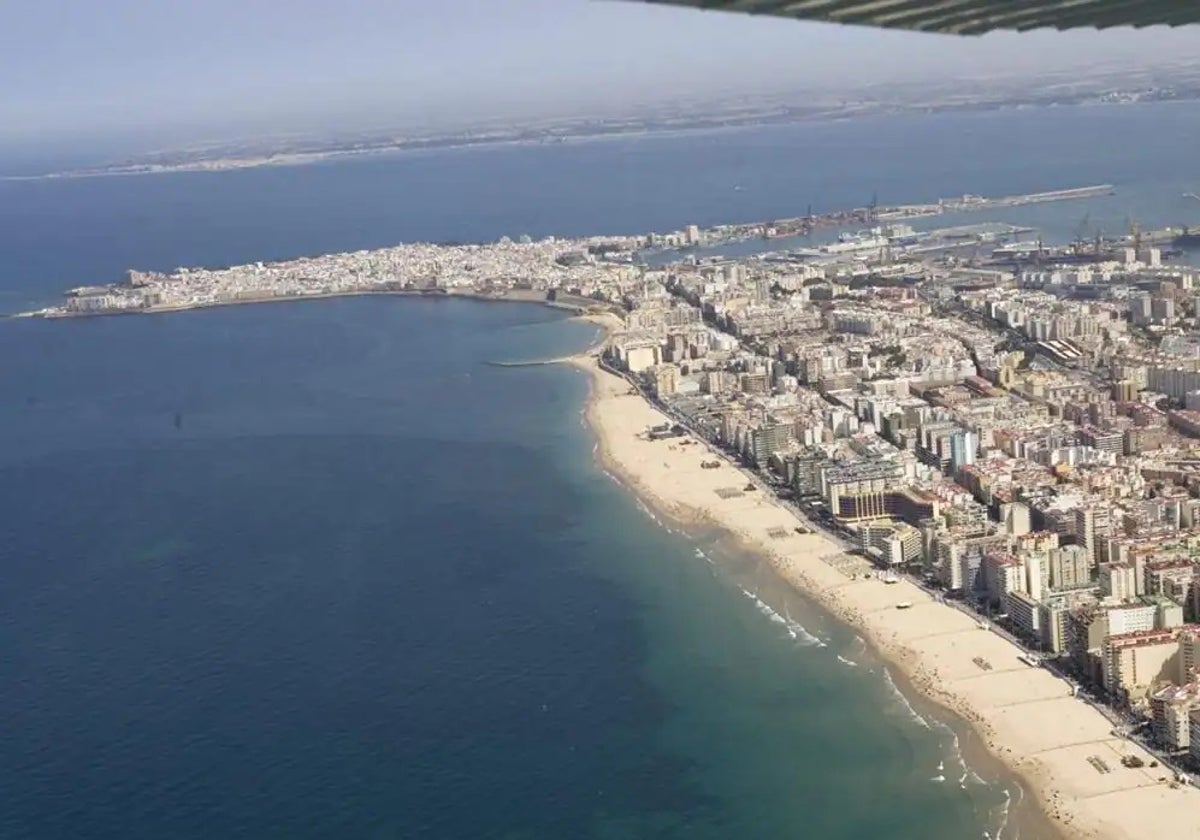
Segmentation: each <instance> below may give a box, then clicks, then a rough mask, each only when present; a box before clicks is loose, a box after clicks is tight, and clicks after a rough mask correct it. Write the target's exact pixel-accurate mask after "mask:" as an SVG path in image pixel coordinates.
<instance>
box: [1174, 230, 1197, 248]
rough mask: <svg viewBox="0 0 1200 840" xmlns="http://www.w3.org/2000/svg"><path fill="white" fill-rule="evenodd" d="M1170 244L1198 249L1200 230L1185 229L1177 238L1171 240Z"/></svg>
mask: <svg viewBox="0 0 1200 840" xmlns="http://www.w3.org/2000/svg"><path fill="white" fill-rule="evenodd" d="M1171 244H1172V245H1176V246H1179V247H1186V248H1195V247H1200V229H1197V228H1187V227H1185V228H1184V229H1183V230H1182V231H1181V232H1180V233H1179V235H1178V236H1176V237H1175V238H1174V239H1172V240H1171Z"/></svg>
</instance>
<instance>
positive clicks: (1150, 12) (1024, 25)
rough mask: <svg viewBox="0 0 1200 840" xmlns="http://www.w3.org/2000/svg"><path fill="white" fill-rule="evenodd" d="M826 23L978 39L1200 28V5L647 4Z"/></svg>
mask: <svg viewBox="0 0 1200 840" xmlns="http://www.w3.org/2000/svg"><path fill="white" fill-rule="evenodd" d="M643 2H650V3H658V4H660V5H672V6H691V7H694V8H699V9H714V10H720V11H728V12H742V13H745V14H756V15H775V16H778V17H791V18H797V19H800V20H812V21H823V22H826V23H850V24H861V25H864V26H878V27H884V28H888V29H912V30H917V31H921V32H944V33H951V34H956V35H979V34H982V33H984V32H991V31H994V30H1000V29H1008V30H1016V31H1024V30H1028V29H1047V28H1049V29H1107V28H1109V27H1114V26H1134V27H1142V26H1155V25H1160V24H1162V25H1166V26H1181V25H1183V24H1187V23H1200V0H791V2H788V0H643Z"/></svg>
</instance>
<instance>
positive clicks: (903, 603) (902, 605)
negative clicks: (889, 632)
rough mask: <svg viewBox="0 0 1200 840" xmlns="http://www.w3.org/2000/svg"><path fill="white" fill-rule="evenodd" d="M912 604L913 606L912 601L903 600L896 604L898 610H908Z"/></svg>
mask: <svg viewBox="0 0 1200 840" xmlns="http://www.w3.org/2000/svg"><path fill="white" fill-rule="evenodd" d="M911 606H912V601H901V602H900V603H899V604H897V605H896V609H898V610H907V609H909V608H910V607H911Z"/></svg>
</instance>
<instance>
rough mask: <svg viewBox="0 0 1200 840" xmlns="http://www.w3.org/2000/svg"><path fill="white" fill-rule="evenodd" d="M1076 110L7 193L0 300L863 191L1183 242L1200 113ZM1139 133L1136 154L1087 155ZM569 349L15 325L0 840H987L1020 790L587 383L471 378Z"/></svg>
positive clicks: (420, 308)
mask: <svg viewBox="0 0 1200 840" xmlns="http://www.w3.org/2000/svg"><path fill="white" fill-rule="evenodd" d="M1064 114H1066V112H1065V111H1058V112H1055V113H1052V114H1049V115H1046V114H1043V115H1042V116H1041V117H1039V116H1037V114H1036V113H1035V112H1022V113H1019V114H1008V115H1005V116H1004V120H1000V118H999V116H998V115H987V114H985V115H965V116H964V115H958V116H953V117H951V116H947V117H939V118H936V119H929V120H926V121H925V122H920V121H914V120H913V119H910V118H905V119H902V120H895V121H892V122H886V121H885V122H882V123H880V124H878V125H874V124H871V125H869V126H868V127H869V128H871V130H870V131H868V130H866V129H864V128H863V126H862V125H859V126H857V127H855V126H854V124H850V123H846V124H833V125H831V126H808V127H804V126H801V127H791V128H775V129H764V130H748V131H743V132H726V133H714V134H710V135H702V136H699V137H693V136H687V135H681V136H676V137H673V138H672V137H659V138H643V139H625V140H620V141H607V142H604V143H590V144H565V145H563V146H551V147H540V148H519V147H506V148H498V149H481V150H472V151H452V152H443V153H438V154H426V155H413V156H405V157H398V158H394V159H380V160H373V161H367V162H359V163H353V164H341V165H331V166H316V167H304V168H297V169H275V170H259V171H249V172H231V173H224V174H217V175H180V176H164V177H144V178H113V179H95V180H87V181H59V182H9V183H0V309H3V310H15V309H21V308H26V307H28V306H30V305H35V304H39V303H44V302H46V301H48V300H50V299H52V298H53V297H54V295H55V294H56V293H57V292H58V291H59V290H60V289H61V288H64V287H67V286H72V285H78V284H81V283H87V282H96V281H108V280H112V279H115V278H116V277H117V276H118V275H119V272H120V271H121V270H123V269H124V268H126V267H130V266H139V267H148V268H170V267H173V266H175V265H180V264H200V263H203V264H217V265H219V264H228V263H232V262H241V261H247V260H253V259H259V258H271V257H279V256H287V255H295V254H300V253H314V252H320V251H329V250H350V249H354V248H357V247H364V246H370V245H382V244H388V243H391V242H395V241H401V240H409V241H411V240H416V239H434V240H447V239H468V240H483V239H491V238H495V237H497V236H499V235H501V234H514V235H515V234H518V233H522V232H529V233H533V234H541V233H568V234H570V233H585V232H590V231H592V230H595V231H626V230H630V229H632V230H638V229H649V228H657V229H660V230H662V229H667V228H670V227H678V226H680V225H682V224H684V223H686V222H687V221H697V222H701V223H707V222H712V221H720V220H728V219H741V218H767V217H770V216H775V215H787V214H788V213H789V212H790V213H791V214H796V213H800V212H803V206H804V205H805V204H807V203H808V202H809V201H811V202H812V203H813V204H814V205H816V206H818V207H821V206H836V205H839V204H852V203H861V202H862V200H863V196H864V195H869V193H870V191H871V189H872V188H873V184H874V186H875V187H877V188H878V189H879V190H880V194H881V198H883V199H884V200H889V201H891V200H894V201H910V200H920V199H924V198H928V197H932V196H936V195H948V194H953V193H955V192H958V193H961V192H968V191H969V192H981V193H987V194H999V193H1010V192H1018V191H1022V190H1027V189H1029V190H1032V189H1047V188H1053V187H1065V186H1074V185H1077V184H1081V183H1095V182H1101V181H1110V182H1113V183H1117V184H1118V187H1119V189H1120V190H1121V192H1120V193H1119V195H1118V196H1117V197H1113V198H1106V199H1101V200H1099V202H1098V203H1097V204H1095V205H1089V203H1080V204H1071V205H1058V206H1057V207H1054V208H1053V209H1051V208H1050V207H1045V208H1038V209H1037V210H1036V214H1040V215H1041V216H1044V217H1045V219H1046V220H1047V221H1048V223H1050V224H1056V225H1058V226H1059V227H1060V228H1070V227H1073V226H1074V222H1073V221H1071V220H1072V219H1074V218H1075V217H1076V216H1081V215H1082V214H1083V213H1084V212H1085V211H1086V210H1087V209H1088V207H1089V206H1094V207H1095V208H1097V209H1096V213H1097V214H1098V215H1100V214H1103V213H1107V214H1108V215H1109V216H1112V217H1118V216H1120V215H1121V214H1122V213H1132V212H1136V213H1139V214H1142V213H1143V210H1145V213H1146V217H1145V218H1144V221H1145V222H1146V223H1147V224H1152V223H1166V222H1181V221H1187V219H1181V218H1179V215H1180V214H1182V213H1183V212H1184V211H1185V210H1186V209H1187V207H1186V202H1184V203H1182V204H1181V203H1180V202H1181V201H1182V199H1180V198H1179V196H1181V194H1182V192H1185V191H1191V190H1192V189H1194V188H1195V186H1196V185H1195V184H1194V183H1191V182H1190V181H1189V178H1194V177H1195V176H1194V169H1189V166H1190V165H1191V164H1190V161H1191V156H1192V151H1191V147H1190V145H1189V144H1188V143H1186V142H1184V141H1183V138H1190V137H1194V136H1195V131H1194V130H1191V128H1190V127H1191V126H1192V124H1193V123H1200V109H1198V108H1195V107H1192V108H1191V109H1190V110H1189V109H1188V108H1185V107H1184V106H1176V107H1175V109H1174V110H1172V109H1168V108H1159V109H1154V108H1151V109H1149V110H1147V111H1139V110H1138V109H1136V108H1135V109H1108V110H1104V109H1095V110H1091V111H1085V112H1080V113H1077V114H1076V117H1077V119H1078V120H1079V121H1082V122H1081V123H1080V125H1079V126H1077V127H1078V128H1080V129H1081V130H1078V131H1075V132H1074V133H1073V134H1072V135H1071V140H1070V142H1071V144H1072V148H1074V149H1075V152H1074V153H1073V154H1072V155H1071V156H1069V157H1064V153H1063V147H1064V144H1065V143H1066V141H1065V140H1062V139H1061V135H1060V133H1058V131H1057V130H1055V131H1052V130H1043V131H1041V132H1040V134H1039V133H1038V131H1037V129H1039V128H1042V129H1045V121H1046V120H1049V121H1050V125H1051V127H1052V128H1053V127H1055V126H1057V127H1058V129H1060V130H1061V131H1066V130H1067V127H1068V126H1069V124H1070V120H1069V115H1067V116H1064ZM1022 120H1024V121H1026V122H1024V123H1022V122H1021V121H1022ZM1039 120H1041V121H1042V122H1039ZM1156 120H1157V122H1155V121H1156ZM1147 126H1149V127H1150V128H1147ZM1155 126H1157V129H1155V128H1154V127H1155ZM1002 130H1003V132H1006V133H1007V135H1009V139H1008V140H1005V139H1004V136H1002V133H1001V132H1002ZM1139 133H1140V134H1145V135H1147V136H1148V137H1149V138H1150V140H1149V141H1148V142H1152V143H1153V144H1155V147H1156V149H1157V152H1156V155H1155V156H1154V157H1152V158H1150V157H1146V156H1134V155H1131V154H1130V153H1129V144H1121V143H1116V142H1114V141H1113V139H1112V138H1114V137H1126V136H1127V137H1129V138H1132V137H1134V136H1135V135H1139ZM1012 137H1018V138H1021V139H1020V142H1019V145H1020V146H1021V148H1022V149H1024V148H1025V147H1026V146H1027V147H1029V149H1026V150H1025V151H1027V152H1028V154H1029V155H1033V158H1032V160H1033V163H1028V161H1027V163H1026V164H1025V165H1023V166H1022V165H1019V164H1018V163H1014V162H1013V160H1010V159H1009V158H1007V157H1005V156H1004V155H1002V154H1001V153H1000V152H1001V151H1002V149H1003V147H1004V146H1005V144H1011V143H1013V142H1016V141H1013V140H1012V139H1011V138H1012ZM1039 138H1040V139H1039ZM1171 138H1175V140H1174V141H1173V140H1171ZM939 144H940V145H939ZM881 150H883V151H886V153H887V154H886V156H885V155H883V154H882V152H881ZM1030 150H1032V151H1030ZM818 164H820V165H818ZM1196 180H1200V179H1196ZM735 185H741V186H743V187H744V189H743V190H740V191H736V192H735V191H733V186H735ZM1122 202H1124V203H1122ZM1127 206H1130V207H1133V209H1123V208H1125V207H1127ZM1139 208H1141V209H1139ZM1146 208H1149V209H1146ZM1155 208H1157V209H1155ZM1029 212H1030V213H1034V212H1035V211H1032V210H1031V211H1029ZM1198 212H1200V205H1198ZM1154 213H1157V214H1158V215H1157V216H1155V215H1153V214H1154ZM1008 218H1011V214H1010V216H1009V217H1008ZM1016 220H1018V221H1019V220H1020V219H1016ZM593 336H594V328H593V327H590V326H587V325H583V324H580V323H578V322H573V321H569V320H565V319H563V318H562V316H561V315H560V314H559V313H556V312H552V311H550V310H546V309H541V308H537V307H531V306H519V305H513V306H504V305H484V304H479V303H473V302H467V301H454V302H451V301H429V300H423V301H422V300H401V299H395V298H360V299H345V300H330V301H320V302H311V303H296V304H280V305H270V306H247V307H234V308H227V309H219V310H211V311H205V312H192V313H181V314H175V315H171V316H163V317H153V318H138V317H125V318H108V319H95V320H86V321H72V322H66V323H65V322H37V321H24V320H23V321H6V322H0V359H2V360H3V363H2V364H0V500H2V501H3V511H4V515H3V517H0V570H2V575H3V576H2V578H0V580H2V581H3V585H2V586H0V720H2V721H3V726H2V727H0V791H2V797H0V837H3V838H26V837H30V838H81V837H86V838H91V837H96V838H156V839H157V838H208V837H244V838H261V837H279V838H326V837H329V838H346V837H362V838H393V837H395V838H408V837H432V838H443V837H451V838H457V837H497V838H501V837H503V838H534V837H536V838H541V837H550V838H557V837H565V836H581V837H598V838H625V837H629V838H634V837H648V836H651V837H679V838H692V837H700V838H706V837H711V838H725V837H733V836H740V837H772V838H774V837H813V838H860V837H889V838H913V839H914V840H917V838H920V839H921V840H925V838H946V840H957V838H965V837H981V836H983V832H984V831H985V830H986V831H988V832H990V833H991V835H992V836H993V837H995V836H996V835H997V833H998V832H997V829H998V828H999V827H1000V826H1001V825H1002V824H1003V822H1004V819H1005V817H1004V815H1005V813H1006V811H1007V809H1006V806H1005V803H1006V801H1007V798H1008V796H1009V795H1010V791H1009V789H1008V788H1009V784H1008V782H1006V781H1005V780H1001V779H996V778H993V776H992V775H991V774H989V773H988V772H986V771H985V770H982V769H981V770H979V774H980V775H981V776H983V777H984V778H980V777H979V776H976V775H974V774H973V773H971V772H969V771H968V770H967V769H966V768H965V767H964V766H963V765H962V762H961V758H960V753H959V752H958V748H957V739H956V738H955V736H954V734H953V732H951V731H950V730H948V729H946V728H945V727H944V726H942V725H941V724H939V723H938V722H937V721H935V720H933V719H930V718H928V717H925V718H923V717H921V716H920V715H919V714H917V713H916V712H915V711H913V710H912V708H911V707H910V706H909V705H908V704H907V703H906V702H905V701H904V700H903V698H902V697H900V696H899V695H897V694H896V692H895V690H894V686H892V684H891V682H890V680H889V679H888V678H886V675H885V673H884V671H883V670H882V668H881V666H880V664H879V663H878V662H876V661H874V660H873V658H872V657H871V656H870V655H869V654H867V653H866V652H865V651H864V650H863V646H862V644H861V642H860V641H859V640H857V639H856V637H855V636H854V635H853V634H852V633H851V632H849V631H848V630H846V629H845V628H841V627H838V626H836V625H834V624H832V623H831V622H829V621H828V620H827V619H826V618H825V617H823V616H822V615H821V614H819V613H817V612H815V611H814V610H812V609H811V608H810V607H808V606H807V605H806V604H804V603H803V602H802V601H801V600H800V599H798V598H796V597H795V596H793V595H791V594H789V593H787V592H785V591H782V590H781V589H780V587H779V586H778V584H777V583H776V582H775V581H774V580H773V578H771V576H770V575H769V574H767V573H766V572H765V571H764V570H763V569H762V568H761V567H760V566H759V564H758V563H756V562H755V561H754V560H753V559H752V558H746V557H741V556H738V555H737V554H734V553H731V552H729V551H727V550H724V549H723V548H722V547H721V546H719V545H713V541H712V537H711V536H710V535H704V534H696V535H682V534H677V533H672V532H670V531H668V530H666V529H664V528H663V527H661V526H660V525H658V524H656V522H655V521H653V520H652V519H651V518H650V517H649V516H647V515H646V512H645V511H643V510H639V507H638V505H637V504H636V502H635V501H634V500H633V499H631V498H630V497H629V496H628V495H627V494H626V493H625V492H624V491H623V490H622V489H621V488H620V487H618V486H617V485H616V484H614V483H613V482H612V481H610V480H609V479H608V478H606V477H605V476H604V475H603V473H601V472H600V471H599V470H597V469H596V467H595V466H594V464H593V461H592V442H591V439H590V436H589V435H588V433H587V431H586V429H584V428H582V426H581V422H580V410H581V408H582V405H583V401H584V398H585V394H586V382H585V380H584V379H583V378H582V377H581V376H580V375H579V374H578V373H576V372H574V371H571V370H568V369H563V368H554V367H537V368H497V367H491V366H487V365H486V364H484V362H486V361H488V360H496V359H526V358H533V357H538V356H549V355H560V354H562V353H563V352H565V351H567V350H570V349H572V348H579V347H583V346H585V345H587V344H588V343H590V341H591V340H592V338H593ZM176 415H178V416H179V422H178V423H176V420H175V418H176ZM739 590H744V591H745V592H748V593H750V594H751V595H754V594H757V595H761V597H762V600H763V601H764V602H766V603H762V604H759V603H758V602H756V601H755V600H753V599H752V598H751V597H746V596H744V595H743V592H742V591H739ZM768 603H769V604H770V605H771V606H770V607H769V608H768V607H767V606H766V604H768ZM789 628H790V629H791V632H788V630H789ZM1012 835H1013V832H1012V826H1011V824H1010V825H1009V826H1008V827H1007V828H1006V829H1005V830H1004V832H1003V834H1002V836H1004V837H1011V836H1012Z"/></svg>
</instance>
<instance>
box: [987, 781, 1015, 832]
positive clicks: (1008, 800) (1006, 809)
mask: <svg viewBox="0 0 1200 840" xmlns="http://www.w3.org/2000/svg"><path fill="white" fill-rule="evenodd" d="M1019 792H1020V789H1019V788H1018V793H1019ZM1012 801H1013V798H1012V794H1011V793H1009V790H1008V788H1005V789H1004V804H1003V805H1001V806H1000V821H999V823H998V824H997V825H996V833H995V834H994V835H992V837H993V840H1001V838H1002V837H1003V836H1004V829H1006V828H1008V815H1009V813H1010V812H1011V811H1012ZM984 836H985V837H986V836H987V832H984Z"/></svg>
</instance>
